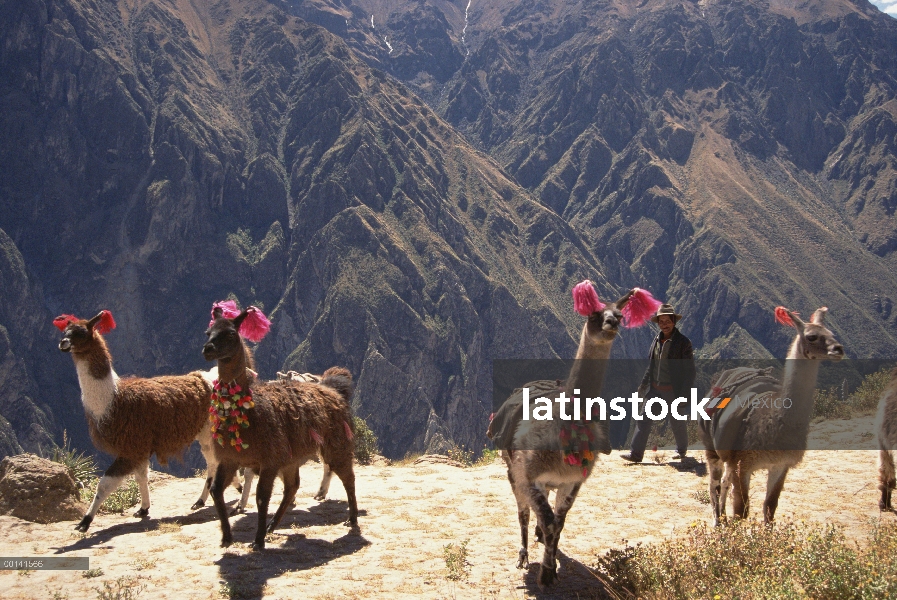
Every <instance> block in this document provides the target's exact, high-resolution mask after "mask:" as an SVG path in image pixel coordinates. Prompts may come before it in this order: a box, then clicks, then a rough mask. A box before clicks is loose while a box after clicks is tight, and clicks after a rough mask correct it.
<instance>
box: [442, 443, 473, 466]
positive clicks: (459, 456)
mask: <svg viewBox="0 0 897 600" xmlns="http://www.w3.org/2000/svg"><path fill="white" fill-rule="evenodd" d="M446 455H447V456H448V457H449V458H450V459H452V460H456V461H458V462H459V463H461V464H462V465H464V466H465V467H469V466H472V465H473V450H468V449H467V448H465V447H464V446H459V445H457V444H455V445H454V446H452V447H451V448H449V449H448V452H446Z"/></svg>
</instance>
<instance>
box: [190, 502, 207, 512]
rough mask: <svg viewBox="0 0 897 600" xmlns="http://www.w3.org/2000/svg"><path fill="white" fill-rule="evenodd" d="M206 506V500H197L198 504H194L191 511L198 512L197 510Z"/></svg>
mask: <svg viewBox="0 0 897 600" xmlns="http://www.w3.org/2000/svg"><path fill="white" fill-rule="evenodd" d="M205 505H206V503H205V501H204V500H197V501H196V502H194V503H193V506H191V507H190V510H197V509H200V508H202V507H203V506H205Z"/></svg>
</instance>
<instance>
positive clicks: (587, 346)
mask: <svg viewBox="0 0 897 600" xmlns="http://www.w3.org/2000/svg"><path fill="white" fill-rule="evenodd" d="M612 345H613V342H612V340H611V341H604V342H602V343H596V342H595V341H594V339H593V338H592V336H590V335H589V333H588V324H587V325H586V326H585V327H583V329H582V335H581V336H580V338H579V348H578V349H577V350H576V360H575V361H574V362H573V367H572V368H571V369H570V374H569V375H568V376H567V390H568V392H569V393H570V394H573V393H574V392H573V390H577V389H578V390H579V393H578V394H577V396H579V397H580V398H597V397H598V396H600V394H601V386H602V384H603V383H604V374H605V372H606V371H607V364H608V360H607V359H608V358H610V351H611V346H612Z"/></svg>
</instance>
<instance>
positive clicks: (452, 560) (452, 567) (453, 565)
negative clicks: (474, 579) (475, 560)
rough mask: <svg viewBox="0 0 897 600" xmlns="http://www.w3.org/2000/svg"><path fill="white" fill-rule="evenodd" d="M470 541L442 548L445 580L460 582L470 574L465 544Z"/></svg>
mask: <svg viewBox="0 0 897 600" xmlns="http://www.w3.org/2000/svg"><path fill="white" fill-rule="evenodd" d="M468 542H470V540H464V541H463V542H461V543H460V544H455V543H454V542H453V543H451V544H446V545H445V546H443V547H442V557H443V558H444V559H445V569H446V571H447V573H446V576H445V577H446V579H450V580H451V581H461V580H462V579H466V578H467V576H468V575H469V574H470V563H469V562H467V544H468Z"/></svg>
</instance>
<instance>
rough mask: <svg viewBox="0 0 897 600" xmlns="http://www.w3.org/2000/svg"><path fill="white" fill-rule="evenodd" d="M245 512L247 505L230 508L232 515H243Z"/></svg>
mask: <svg viewBox="0 0 897 600" xmlns="http://www.w3.org/2000/svg"><path fill="white" fill-rule="evenodd" d="M245 512H246V507H245V506H235V507H233V508H232V509H230V516H232V517H236V516H237V515H242V514H243V513H245Z"/></svg>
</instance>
